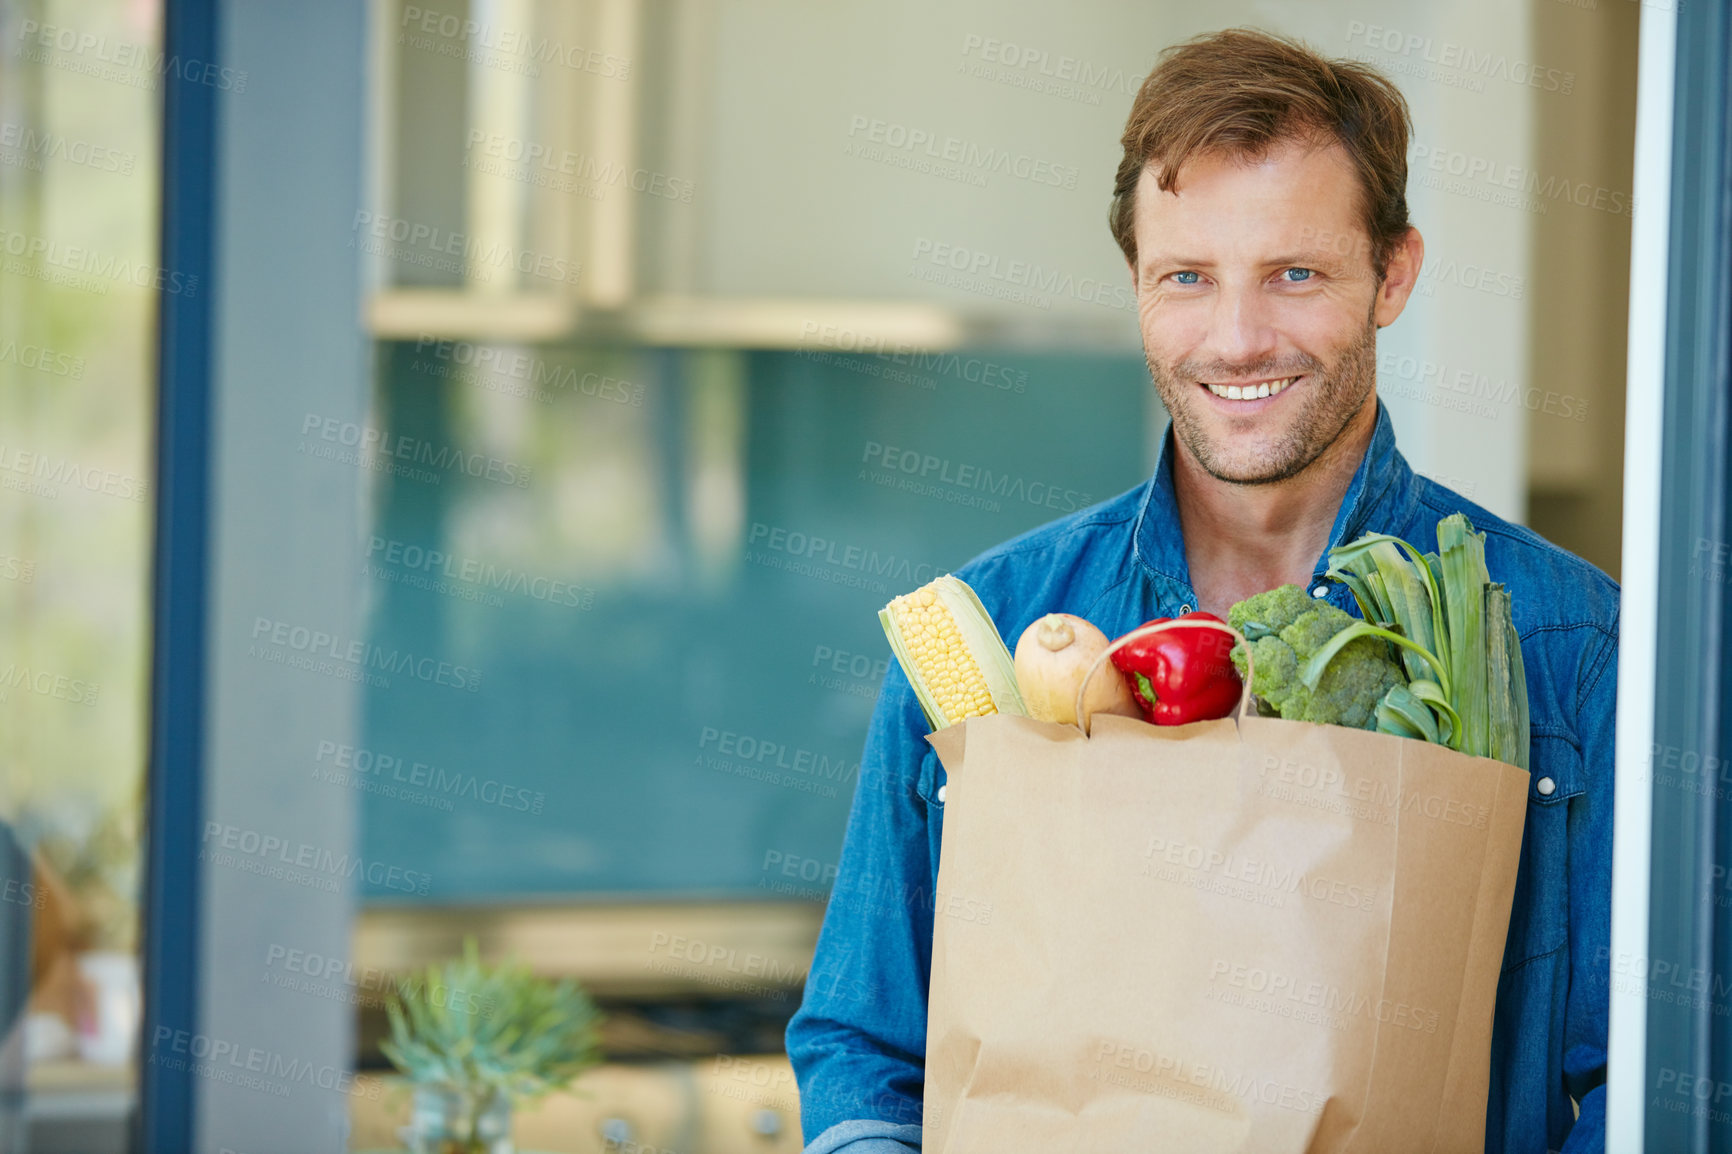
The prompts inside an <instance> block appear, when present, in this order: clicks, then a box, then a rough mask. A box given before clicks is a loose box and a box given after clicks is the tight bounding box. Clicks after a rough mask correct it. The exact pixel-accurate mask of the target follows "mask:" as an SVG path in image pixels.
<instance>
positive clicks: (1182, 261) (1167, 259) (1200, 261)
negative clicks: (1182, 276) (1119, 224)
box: [1142, 252, 1215, 268]
mask: <svg viewBox="0 0 1732 1154" xmlns="http://www.w3.org/2000/svg"><path fill="white" fill-rule="evenodd" d="M1142 263H1143V264H1144V265H1162V266H1164V267H1167V268H1214V267H1215V262H1214V261H1212V260H1208V259H1205V258H1203V257H1200V256H1168V255H1167V254H1166V253H1162V252H1156V253H1150V254H1149V255H1148V257H1147V258H1146V259H1144V260H1143V261H1142Z"/></svg>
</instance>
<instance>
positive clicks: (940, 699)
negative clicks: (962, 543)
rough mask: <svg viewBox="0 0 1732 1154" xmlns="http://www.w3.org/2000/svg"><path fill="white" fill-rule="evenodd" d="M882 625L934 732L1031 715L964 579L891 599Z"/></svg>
mask: <svg viewBox="0 0 1732 1154" xmlns="http://www.w3.org/2000/svg"><path fill="white" fill-rule="evenodd" d="M878 620H879V621H880V622H881V623H882V624H883V626H884V635H885V636H886V637H888V638H889V639H890V648H891V650H892V651H893V652H894V653H895V654H896V660H897V662H898V663H900V664H901V666H902V672H903V673H905V674H906V675H907V676H908V683H909V685H911V686H913V688H914V695H915V697H917V698H919V700H920V708H921V709H922V710H924V711H925V713H926V721H927V723H928V724H929V725H931V726H932V728H933V729H943V728H944V727H945V726H947V725H954V724H956V723H957V722H959V721H961V720H963V719H964V718H968V717H980V716H983V715H985V714H988V713H1015V714H1024V715H1026V713H1027V709H1026V708H1025V707H1024V705H1023V701H1022V694H1021V692H1019V691H1018V689H1017V686H1016V666H1015V665H1014V664H1013V663H1012V662H1011V657H1010V650H1009V649H1007V648H1006V647H1005V644H1004V639H1003V638H1002V637H1000V636H999V634H998V627H997V626H995V625H994V624H993V623H992V617H991V615H990V614H988V613H987V611H986V607H985V606H983V605H982V604H981V603H980V598H979V597H977V596H975V594H974V590H973V589H970V588H969V587H968V583H967V582H966V581H963V580H961V579H960V578H958V577H952V576H950V575H949V574H945V575H944V576H943V577H939V578H938V579H936V580H934V581H932V582H930V583H928V584H926V585H923V586H921V587H920V588H919V589H916V590H915V591H914V592H912V593H904V594H903V595H902V596H900V597H897V598H895V599H894V600H892V601H891V602H890V604H888V605H886V606H885V607H884V608H883V609H881V610H879V611H878Z"/></svg>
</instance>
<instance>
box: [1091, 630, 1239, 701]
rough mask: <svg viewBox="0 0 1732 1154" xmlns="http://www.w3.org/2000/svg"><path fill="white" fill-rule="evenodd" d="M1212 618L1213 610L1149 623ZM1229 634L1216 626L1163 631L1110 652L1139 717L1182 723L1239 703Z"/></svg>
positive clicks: (1236, 672)
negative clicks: (1135, 705)
mask: <svg viewBox="0 0 1732 1154" xmlns="http://www.w3.org/2000/svg"><path fill="white" fill-rule="evenodd" d="M1173 620H1178V621H1197V620H1201V621H1214V622H1217V623H1220V624H1223V625H1224V624H1226V622H1224V621H1221V619H1220V618H1219V617H1216V616H1215V615H1214V614H1213V613H1202V612H1197V613H1187V614H1185V615H1184V616H1183V617H1179V618H1172V617H1157V618H1155V619H1154V620H1153V621H1150V622H1148V624H1150V625H1156V624H1159V623H1161V622H1164V621H1173ZM1232 652H1233V637H1232V635H1231V634H1229V633H1223V632H1221V631H1220V630H1219V629H1207V628H1204V629H1166V630H1163V631H1161V632H1160V633H1154V634H1150V635H1149V636H1147V637H1139V638H1137V639H1136V640H1135V641H1132V642H1131V643H1130V644H1129V645H1125V646H1123V647H1122V648H1119V649H1116V650H1114V651H1113V664H1114V665H1115V666H1117V667H1118V669H1119V671H1120V672H1122V673H1123V674H1124V675H1125V681H1126V683H1127V684H1128V685H1130V687H1131V693H1132V695H1133V696H1135V697H1136V699H1137V704H1138V705H1139V706H1141V707H1142V711H1143V718H1144V719H1145V720H1147V721H1149V722H1152V723H1153V724H1155V725H1184V724H1186V723H1188V722H1192V721H1211V720H1213V719H1215V718H1217V717H1226V716H1227V715H1228V714H1229V713H1231V712H1233V708H1234V706H1236V705H1238V704H1239V696H1240V693H1241V692H1242V690H1243V684H1244V683H1243V682H1241V681H1240V680H1239V671H1238V670H1237V669H1235V668H1233V661H1232Z"/></svg>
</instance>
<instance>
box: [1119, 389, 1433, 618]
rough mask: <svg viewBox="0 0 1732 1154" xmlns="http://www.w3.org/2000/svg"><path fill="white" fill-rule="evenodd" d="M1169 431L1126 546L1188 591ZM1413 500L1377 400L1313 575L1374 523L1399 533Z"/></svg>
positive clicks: (1386, 415) (1187, 567)
mask: <svg viewBox="0 0 1732 1154" xmlns="http://www.w3.org/2000/svg"><path fill="white" fill-rule="evenodd" d="M1176 451H1177V450H1176V449H1175V448H1174V445H1173V430H1172V427H1171V425H1169V426H1168V428H1167V433H1166V436H1165V437H1164V438H1163V439H1162V441H1161V459H1160V462H1159V463H1158V464H1157V465H1156V466H1155V475H1154V476H1153V477H1152V478H1150V480H1149V485H1148V496H1147V498H1145V499H1144V501H1143V507H1142V510H1141V511H1140V512H1139V513H1138V515H1137V524H1136V530H1135V532H1134V534H1133V535H1132V538H1131V541H1132V544H1131V548H1132V551H1133V552H1134V553H1135V555H1136V559H1137V561H1138V562H1139V563H1141V565H1142V566H1143V568H1144V569H1146V570H1148V571H1149V572H1150V573H1153V574H1154V575H1155V576H1157V577H1164V578H1166V579H1167V580H1169V581H1177V582H1178V583H1179V584H1181V585H1183V586H1184V587H1185V588H1186V589H1189V588H1191V567H1190V564H1189V563H1188V562H1187V561H1186V560H1185V538H1184V535H1183V534H1182V533H1181V532H1180V531H1179V506H1178V502H1177V500H1176V498H1175V496H1174V493H1173V454H1174V452H1176ZM1417 499H1418V495H1417V494H1416V493H1415V492H1414V489H1413V470H1412V469H1410V468H1409V467H1408V464H1407V461H1406V460H1405V459H1404V458H1403V457H1402V455H1401V453H1400V452H1399V451H1398V450H1397V449H1396V447H1395V426H1394V425H1393V424H1392V423H1391V422H1390V420H1389V410H1388V409H1386V408H1384V406H1383V401H1382V400H1381V399H1380V400H1378V402H1377V428H1376V429H1375V430H1374V431H1373V432H1372V434H1371V444H1370V445H1369V446H1367V447H1366V450H1365V456H1364V457H1363V458H1361V459H1360V462H1359V468H1358V469H1356V470H1355V471H1354V473H1353V480H1352V482H1351V483H1350V484H1349V485H1348V486H1347V493H1346V495H1345V496H1344V497H1343V498H1342V500H1341V508H1340V509H1338V510H1337V511H1336V513H1335V525H1334V528H1332V529H1331V530H1330V533H1329V544H1328V546H1327V547H1326V548H1325V549H1324V551H1323V554H1322V555H1321V556H1320V557H1319V558H1318V559H1317V564H1316V566H1315V567H1314V568H1313V570H1312V573H1313V576H1314V577H1321V576H1322V575H1323V573H1324V571H1325V570H1327V569H1328V568H1329V550H1330V549H1333V548H1334V547H1335V546H1337V545H1340V544H1342V543H1344V542H1347V541H1351V540H1354V539H1355V538H1357V537H1359V536H1361V535H1362V534H1364V533H1365V532H1366V531H1367V527H1368V526H1370V525H1373V524H1375V525H1377V526H1378V527H1379V528H1380V529H1382V530H1384V531H1388V532H1398V531H1399V530H1400V529H1401V528H1402V527H1404V526H1405V524H1406V522H1407V520H1408V518H1407V516H1406V514H1407V513H1409V512H1411V510H1410V509H1408V508H1407V506H1409V505H1411V504H1412V503H1413V502H1415V501H1416V500H1417Z"/></svg>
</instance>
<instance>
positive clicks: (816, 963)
mask: <svg viewBox="0 0 1732 1154" xmlns="http://www.w3.org/2000/svg"><path fill="white" fill-rule="evenodd" d="M926 731H927V727H926V718H925V715H924V714H923V713H922V712H921V709H920V704H919V702H918V700H917V699H916V698H915V696H914V692H913V690H912V689H911V688H910V687H909V685H908V680H907V678H906V677H905V676H904V675H903V673H902V670H901V668H900V667H899V666H898V665H897V664H896V662H894V661H892V662H891V663H890V668H889V670H888V671H887V672H886V673H885V675H884V684H883V688H882V689H881V691H880V693H879V696H878V704H877V707H876V709H875V710H874V712H873V715H872V724H871V727H870V729H869V730H868V732H867V738H866V749H865V752H864V754H863V756H862V757H861V759H860V772H859V779H858V781H857V782H856V785H855V791H854V803H853V808H852V810H851V811H850V813H849V817H848V826H847V831H846V833H845V834H844V836H843V841H842V856H841V859H840V860H839V862H838V863H837V874H836V880H835V883H834V885H833V886H832V888H831V893H830V903H829V906H828V908H827V909H826V910H825V913H824V924H823V928H822V929H821V930H820V931H819V934H818V943H817V946H816V948H815V950H814V952H813V957H812V965H811V968H810V969H809V970H808V972H807V975H806V988H805V994H804V997H803V999H802V1001H801V1005H800V1008H799V1010H798V1011H797V1012H796V1013H795V1014H794V1016H793V1018H792V1019H791V1020H790V1021H789V1023H788V1031H787V1048H788V1059H789V1061H790V1062H791V1064H792V1065H793V1067H794V1075H795V1078H796V1080H797V1082H798V1084H799V1088H800V1128H801V1131H802V1133H803V1136H804V1138H805V1140H806V1141H807V1142H809V1143H813V1144H814V1145H813V1146H812V1147H810V1148H811V1149H814V1150H823V1151H826V1152H828V1151H831V1150H838V1151H839V1150H843V1149H846V1150H847V1152H848V1154H879V1152H880V1151H883V1152H886V1154H889V1152H892V1151H894V1152H896V1154H900V1152H901V1151H902V1150H903V1149H904V1148H905V1147H904V1146H902V1145H898V1144H897V1142H909V1143H910V1144H909V1145H908V1146H907V1147H906V1148H908V1149H913V1150H918V1149H919V1144H920V1138H919V1133H920V1131H919V1127H920V1122H921V1108H922V1088H923V1086H924V1084H925V1072H926V993H927V988H928V984H929V979H930V968H931V964H932V908H931V895H930V893H929V892H928V891H929V890H930V889H931V886H932V877H933V845H932V831H931V830H929V828H928V815H927V812H926V802H925V801H924V800H923V799H922V798H921V796H920V794H919V793H918V792H917V789H916V786H917V783H918V782H919V780H920V774H921V771H922V766H923V764H924V762H925V759H926V758H928V757H930V758H932V759H934V761H936V759H937V756H938V755H937V754H936V753H935V752H934V751H933V750H932V747H931V746H929V745H928V744H927V743H926ZM850 1122H872V1123H874V1124H875V1125H874V1126H870V1127H866V1128H864V1129H848V1128H843V1129H842V1130H841V1131H840V1132H841V1133H843V1134H845V1135H849V1136H850V1141H849V1143H848V1144H847V1145H845V1146H839V1145H834V1144H832V1145H824V1144H822V1143H821V1142H819V1141H818V1140H819V1139H820V1136H823V1137H824V1140H825V1141H829V1140H830V1132H831V1131H832V1129H833V1128H837V1127H841V1126H842V1124H844V1123H850ZM862 1143H863V1144H862Z"/></svg>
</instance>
